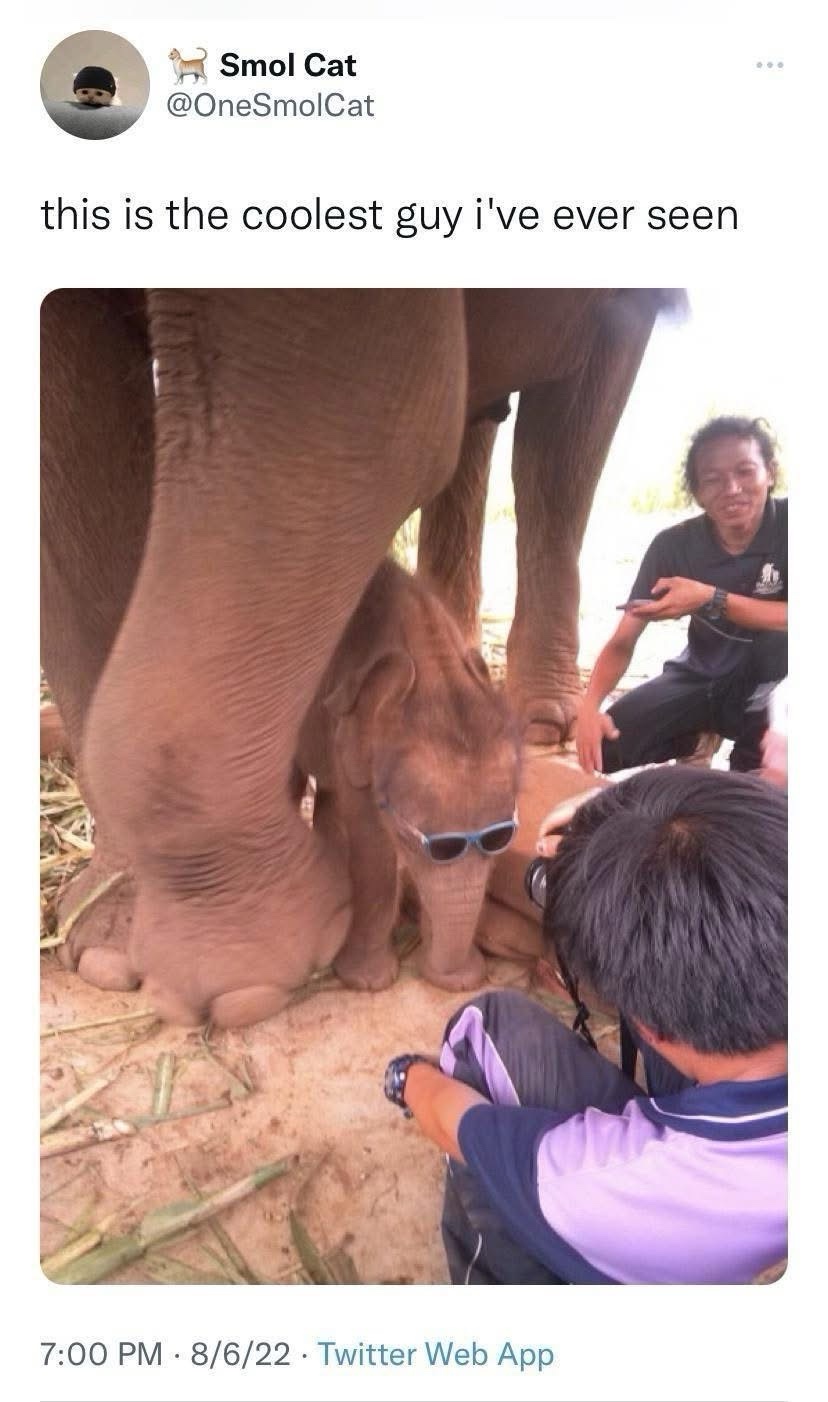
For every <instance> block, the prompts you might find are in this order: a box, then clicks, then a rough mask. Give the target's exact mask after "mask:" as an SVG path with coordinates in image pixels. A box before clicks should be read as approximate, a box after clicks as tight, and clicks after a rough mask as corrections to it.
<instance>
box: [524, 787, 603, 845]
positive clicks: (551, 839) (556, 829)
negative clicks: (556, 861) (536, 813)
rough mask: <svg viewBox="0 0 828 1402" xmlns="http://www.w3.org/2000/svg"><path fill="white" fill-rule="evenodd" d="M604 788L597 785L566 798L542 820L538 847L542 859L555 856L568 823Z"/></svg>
mask: <svg viewBox="0 0 828 1402" xmlns="http://www.w3.org/2000/svg"><path fill="white" fill-rule="evenodd" d="M603 787H604V786H603V785H600V786H599V785H597V784H596V786H595V788H594V789H585V790H584V792H583V793H579V794H575V795H574V797H573V798H565V799H564V801H563V803H556V805H555V807H554V808H552V809H550V811H549V812H548V813H547V815H546V817H545V818H542V819H541V825H540V827H539V829H538V844H537V847H538V852H539V854H540V855H541V856H542V857H552V856H554V854H555V852H556V851H557V847H558V843H559V842H560V840H561V835H560V830H561V828H565V827H566V825H567V823H571V822H572V819H573V818H574V817H575V814H576V813H577V811H578V809H579V808H580V807H581V805H582V804H583V803H588V802H589V800H590V799H591V798H594V797H595V795H596V794H599V793H602V792H603Z"/></svg>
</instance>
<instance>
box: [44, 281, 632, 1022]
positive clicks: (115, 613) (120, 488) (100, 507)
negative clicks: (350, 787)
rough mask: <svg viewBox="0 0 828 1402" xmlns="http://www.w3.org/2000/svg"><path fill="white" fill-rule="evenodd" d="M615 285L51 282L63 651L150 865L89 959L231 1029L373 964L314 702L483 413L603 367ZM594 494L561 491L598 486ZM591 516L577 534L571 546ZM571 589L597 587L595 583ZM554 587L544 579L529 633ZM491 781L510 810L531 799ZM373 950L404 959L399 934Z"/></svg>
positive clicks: (157, 997)
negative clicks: (328, 789)
mask: <svg viewBox="0 0 828 1402" xmlns="http://www.w3.org/2000/svg"><path fill="white" fill-rule="evenodd" d="M612 295H613V294H610V293H604V292H594V291H589V290H587V291H581V292H578V291H574V292H573V291H570V290H563V291H555V290H554V289H553V290H546V291H541V292H520V293H515V294H511V295H510V294H504V293H501V292H492V293H485V292H475V293H473V294H470V295H469V297H468V299H464V296H463V294H462V293H461V292H460V291H457V290H450V289H448V290H447V289H442V290H432V291H428V290H395V289H391V290H385V291H382V290H368V291H359V290H351V291H348V290H345V291H328V290H314V291H302V290H260V291H250V290H238V289H210V290H202V291H198V290H192V289H188V290H172V289H158V290H153V291H151V292H148V293H146V294H144V293H142V292H136V291H119V290H71V289H70V290H63V291H59V292H54V293H52V294H50V295H49V296H48V297H47V298H46V299H45V301H44V303H43V307H42V314H41V317H42V375H41V383H42V411H41V423H42V448H43V454H42V458H43V461H42V478H41V502H42V526H43V542H42V552H41V559H42V586H41V588H42V619H43V637H42V653H41V655H42V660H43V664H44V667H45V670H46V674H47V676H48V679H49V683H50V685H51V688H52V691H53V694H54V697H55V701H56V703H57V705H58V707H59V709H60V713H61V715H62V717H63V720H64V722H65V725H66V733H67V737H68V741H69V745H70V748H71V750H72V752H73V753H74V754H75V755H76V756H77V758H78V775H79V783H80V785H81V788H82V791H83V792H84V795H85V796H86V798H87V800H88V802H89V804H90V807H91V809H92V812H93V814H94V816H95V821H96V854H95V861H96V863H97V864H98V866H99V868H100V870H101V872H103V873H107V872H113V871H117V870H122V869H127V870H128V872H129V874H130V880H131V881H132V882H134V888H135V891H136V893H137V894H136V897H135V901H134V909H132V911H131V914H130V913H129V912H127V911H126V910H125V906H126V905H127V900H126V896H125V892H124V890H122V889H121V888H120V887H119V888H118V889H119V890H120V902H119V911H118V918H114V917H113V912H112V910H111V909H108V906H109V905H110V895H109V894H106V895H99V898H96V900H95V901H94V902H91V903H90V904H89V906H88V908H85V909H84V912H83V914H82V916H81V918H80V919H79V920H78V921H77V923H76V924H75V925H74V927H73V929H72V933H71V936H70V938H69V941H68V943H67V945H66V947H65V949H64V955H65V958H66V959H67V961H69V962H70V963H71V964H73V965H78V963H80V972H81V973H82V974H83V976H84V977H88V978H89V979H90V981H94V982H105V983H106V986H108V987H112V986H118V987H125V988H126V987H133V986H135V985H137V984H143V985H144V988H145V993H146V994H147V995H148V996H149V997H150V998H151V999H152V1001H153V1003H154V1004H155V1005H156V1006H157V1008H158V1009H159V1011H160V1012H161V1013H162V1014H163V1015H164V1016H166V1017H169V1018H173V1019H175V1020H179V1021H182V1022H193V1021H198V1020H200V1019H202V1018H212V1019H213V1021H215V1022H217V1023H223V1024H228V1025H230V1024H238V1023H245V1022H249V1021H252V1020H255V1019H257V1018H259V1017H262V1016H267V1015H270V1014H271V1013H273V1012H275V1011H277V1010H278V1008H279V1007H280V1006H282V1005H283V1004H284V1003H285V1002H286V1001H287V1000H288V999H289V997H290V995H291V992H292V990H294V989H295V988H297V987H298V986H299V985H301V984H302V983H303V982H304V981H305V980H306V979H307V977H308V976H309V974H310V973H311V972H312V971H313V970H314V969H316V968H319V967H320V966H322V965H324V964H325V963H327V962H328V961H329V960H330V959H332V958H334V957H336V956H337V955H338V956H339V961H340V966H341V967H342V968H343V970H346V969H347V966H348V962H349V960H350V958H351V943H350V940H351V932H352V931H354V929H355V925H354V920H353V912H352V908H351V899H352V893H351V882H350V879H349V875H348V863H347V860H346V854H345V850H344V844H343V842H342V839H341V836H340V833H341V825H340V823H339V821H338V820H337V819H336V818H335V817H332V818H331V820H330V821H326V818H325V813H324V807H325V805H324V803H323V804H322V806H321V809H320V814H319V821H318V822H317V823H316V824H315V825H314V829H313V831H309V830H308V829H307V827H306V826H305V824H304V823H303V822H302V820H301V818H300V817H299V815H298V812H297V805H296V802H295V794H294V783H293V779H294V761H295V755H296V750H297V743H298V737H299V731H300V727H301V725H302V720H303V717H304V715H305V713H306V711H307V708H308V706H309V705H310V704H311V702H312V700H313V698H314V696H315V695H316V693H317V689H318V687H319V684H320V682H321V680H322V677H323V675H324V673H325V670H326V668H327V666H328V664H329V663H330V661H331V658H332V656H333V654H334V651H335V649H336V647H337V644H338V643H339V641H340V639H341V637H342V635H343V633H344V630H345V628H346V625H347V623H348V620H349V619H350V617H351V615H352V614H353V612H354V610H355V609H356V607H357V604H358V603H359V600H360V598H361V596H362V594H363V591H364V590H365V588H366V585H367V584H368V581H369V580H370V579H371V577H372V575H373V573H374V571H375V570H376V569H377V568H378V566H379V565H380V563H381V561H382V559H383V557H384V555H385V553H386V551H387V549H388V547H389V544H390V542H391V540H392V538H393V534H394V532H395V530H396V529H397V527H398V526H399V525H400V523H401V522H402V521H403V520H404V519H405V518H406V517H407V516H408V515H409V514H410V513H411V512H412V510H414V509H415V508H416V507H417V506H418V505H422V504H423V503H426V502H428V501H431V500H433V499H435V498H438V497H439V496H440V493H441V492H443V491H444V489H445V488H446V487H447V486H448V484H449V482H450V480H451V477H452V474H453V473H454V471H455V468H456V466H457V464H458V461H459V460H460V456H461V445H462V440H463V433H464V429H465V426H466V424H468V423H470V422H471V421H473V420H474V419H476V418H478V417H480V415H481V414H483V413H484V412H485V410H486V405H487V404H488V403H489V401H490V399H491V397H492V396H497V395H499V396H502V395H504V394H506V393H508V391H509V390H510V389H520V388H521V387H522V386H525V385H527V384H538V383H540V382H542V381H544V380H548V379H549V378H550V375H551V377H552V378H553V379H554V378H555V377H556V376H558V375H560V374H561V373H565V370H566V366H567V365H569V364H571V363H573V361H572V357H573V355H574V356H575V358H576V359H577V361H578V364H580V365H583V364H586V363H587V362H588V361H589V357H587V361H585V360H584V356H583V354H582V353H581V352H580V351H578V345H579V344H580V342H579V335H580V333H581V331H582V323H583V319H584V317H591V316H592V315H593V310H594V309H595V307H596V306H600V305H602V304H603V303H604V302H606V300H607V299H608V298H610V299H611V297H612ZM621 301H623V297H622V298H621ZM633 305H637V304H635V303H634V304H633ZM510 318H511V320H510ZM643 319H646V318H645V317H644V313H643V312H642V316H641V317H640V318H638V320H637V321H636V326H637V328H638V331H640V325H641V323H642V320H643ZM499 324H500V330H501V333H502V334H498V325H499ZM612 324H613V325H614V326H615V325H616V324H617V323H616V322H615V321H614V322H613V323H612ZM602 325H604V323H603V322H602ZM618 334H621V333H618ZM636 334H637V333H636ZM588 339H589V338H588ZM633 339H634V338H633ZM573 348H574V349H573ZM550 356H551V357H552V359H551V361H550ZM550 364H551V367H552V368H551V370H550V369H549V367H550ZM544 366H546V370H544V369H543V367H544ZM585 373H586V372H585ZM617 378H618V386H617V393H616V399H617V398H618V394H620V388H618V387H619V386H620V387H623V385H622V382H623V379H624V377H623V375H620V376H619V377H617ZM610 379H611V380H612V376H611V377H610ZM557 383H559V384H560V383H563V381H558V382H557ZM576 417H577V416H576ZM577 422H578V423H583V422H584V421H583V419H582V418H579V419H577ZM570 437H571V441H570V439H567V440H566V451H565V453H564V461H565V463H566V464H567V467H566V473H565V474H564V475H565V477H566V480H567V481H568V482H570V485H571V483H573V482H576V481H577V473H578V466H577V463H578V458H577V453H576V452H575V451H574V449H575V448H576V447H577V443H578V441H579V440H578V433H577V432H576V433H574V435H571V436H570ZM590 451H591V450H590ZM572 492H574V497H573V496H572V494H571V493H570V496H566V495H564V496H563V497H562V498H561V500H562V501H563V502H564V503H565V505H564V508H563V509H564V510H568V509H569V506H568V505H567V503H570V502H571V501H572V500H575V502H576V506H577V507H578V509H579V510H580V509H581V507H582V501H581V498H580V497H579V496H578V493H577V489H576V488H574V487H573V488H572ZM576 514H577V513H576ZM578 528H580V525H579V524H578ZM519 529H522V528H521V527H520V522H519ZM576 536H577V530H576V531H575V533H574V535H573V533H572V532H568V533H567V531H564V532H563V537H565V538H564V539H563V545H562V547H561V548H562V550H563V551H564V553H566V552H569V553H570V554H571V550H572V542H573V540H574V539H575V537H576ZM536 576H537V591H536V592H538V594H539V596H540V590H539V581H540V573H539V572H537V571H536ZM533 587H534V586H533ZM561 597H562V599H563V604H564V606H565V608H566V609H569V610H571V608H572V596H571V591H570V592H568V593H567V591H566V590H564V591H563V593H562V595H561ZM533 599H534V595H533ZM543 600H544V608H545V611H546V612H545V614H544V615H543V621H544V622H545V624H546V626H548V627H551V619H552V618H553V616H554V615H555V613H556V608H555V605H554V600H553V604H552V605H551V606H550V597H549V593H548V591H547V592H546V593H544V594H543ZM534 608H535V603H534V602H532V603H531V607H529V612H527V608H526V607H524V604H523V602H522V597H521V598H519V614H520V619H521V621H520V628H521V636H524V637H525V638H527V639H529V638H531V635H532V627H531V626H529V627H527V626H526V625H527V620H529V614H530V613H531V611H532V609H534ZM516 622H517V620H516ZM530 622H531V620H530ZM553 632H554V629H553ZM527 647H528V643H527ZM524 655H526V654H525V653H524V649H523V647H521V648H520V649H519V650H518V653H517V658H518V661H517V663H516V667H517V674H518V677H519V679H520V688H521V694H522V695H523V694H524V693H525V691H526V677H525V673H524V671H523V668H522V663H521V661H520V659H521V657H522V656H524ZM532 685H534V682H533V683H532ZM425 782H426V780H425V779H423V783H425ZM389 797H390V798H391V800H392V802H393V800H394V794H393V793H391V794H390V795H389ZM489 797H490V798H492V799H496V800H497V801H496V805H495V806H496V808H497V812H496V814H495V815H494V816H497V817H499V816H503V815H504V814H505V813H506V811H507V808H508V802H507V794H506V793H505V792H504V793H503V795H502V796H501V795H500V794H499V793H498V794H492V795H489ZM399 800H400V802H401V803H407V802H408V793H407V792H404V793H401V794H400V795H399ZM430 801H431V800H430V797H429V802H426V799H425V797H423V799H422V802H420V800H418V801H417V802H416V803H414V804H413V806H412V808H411V810H410V811H408V809H407V808H403V809H402V810H401V811H403V812H404V814H405V816H406V817H407V818H408V819H409V820H410V821H412V822H415V823H416V824H417V825H418V826H423V825H425V824H428V823H431V822H433V821H434V820H435V819H436V818H437V817H438V816H439V814H438V813H437V812H435V813H432V812H431V811H430V810H429V803H430ZM503 805H506V806H505V807H504V806H503ZM479 807H480V805H478V804H477V803H476V801H472V800H471V798H470V799H469V803H468V811H465V810H464V811H458V812H457V813H456V816H455V817H453V818H452V821H453V822H457V823H460V824H461V825H463V826H471V825H479V824H480V823H481V822H483V821H487V820H489V819H490V817H491V812H490V808H489V805H488V802H487V803H486V804H485V805H482V807H483V808H484V809H485V812H482V816H481V812H480V811H478V810H479ZM501 807H502V808H503V813H501V811H500V810H501ZM440 812H442V808H440ZM441 820H442V819H441ZM345 826H346V828H347V826H348V824H347V823H346V825H345ZM478 855H479V854H473V855H472V856H471V857H469V858H465V859H464V862H468V866H467V867H466V868H465V870H466V871H467V872H471V871H472V869H473V866H474V863H475V862H476V861H477V859H478ZM482 860H483V859H482V858H481V861H482ZM422 889H423V887H422V883H421V890H422ZM435 889H437V888H436V883H435ZM355 899H356V900H357V902H358V899H359V897H358V895H357V896H356V897H355ZM446 899H447V897H446V896H444V895H441V896H440V898H439V900H440V903H441V904H442V903H443V902H444V901H445V900H446ZM427 905H428V901H427V898H426V897H425V896H424V906H426V907H427ZM66 907H70V908H71V907H75V908H77V902H76V900H75V897H74V894H73V892H72V890H71V888H70V891H69V893H68V895H67V897H66V899H65V902H64V911H62V912H61V915H62V916H63V915H64V913H65V911H66ZM427 915H429V912H428V911H427ZM122 917H123V918H122ZM441 919H442V914H441V912H440V911H438V910H436V909H435V910H432V911H431V912H430V922H429V920H427V921H426V923H427V925H429V928H430V931H431V935H430V943H429V946H428V949H429V953H428V955H427V958H426V965H427V967H428V970H429V973H430V974H431V975H433V976H445V977H453V976H454V975H455V974H457V972H458V970H457V967H456V965H455V964H453V965H452V967H451V968H450V969H446V967H445V961H446V959H448V961H449V963H451V962H452V960H454V954H451V953H450V954H449V955H446V952H445V948H443V947H442V940H443V936H442V934H441V933H440V921H441ZM450 944H451V941H449V946H450ZM360 958H362V959H363V963H364V961H365V956H364V955H361V956H360ZM429 961H430V962H429ZM377 962H378V969H379V972H376V971H375V974H374V976H373V977H376V978H378V979H379V980H380V981H382V979H383V978H387V977H388V975H389V972H390V970H389V956H388V952H387V950H386V952H385V954H384V956H381V955H377ZM383 963H384V970H383V968H382V966H383ZM472 963H474V958H473V956H472ZM363 976H364V974H363ZM459 977H460V978H461V980H462V979H463V978H464V977H465V976H464V975H463V974H462V971H461V973H460V975H459ZM368 981H370V979H369V980H368Z"/></svg>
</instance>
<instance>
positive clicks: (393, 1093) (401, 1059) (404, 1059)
mask: <svg viewBox="0 0 828 1402" xmlns="http://www.w3.org/2000/svg"><path fill="white" fill-rule="evenodd" d="M418 1061H422V1062H425V1064H426V1065H427V1066H436V1065H437V1062H436V1061H435V1060H434V1058H433V1057H431V1056H420V1054H419V1052H406V1053H405V1054H404V1055H403V1056H395V1057H392V1059H391V1060H390V1061H389V1063H388V1065H387V1066H386V1068H385V1080H384V1082H383V1090H384V1091H385V1097H386V1099H387V1100H390V1101H391V1102H392V1103H393V1104H394V1105H399V1107H400V1109H401V1110H402V1112H403V1114H404V1115H405V1117H406V1119H407V1120H410V1119H411V1111H410V1110H409V1108H408V1106H407V1105H406V1103H405V1083H406V1081H407V1080H408V1072H409V1070H410V1069H411V1067H412V1066H414V1065H415V1064H416V1062H418Z"/></svg>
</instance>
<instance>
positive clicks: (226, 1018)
mask: <svg viewBox="0 0 828 1402" xmlns="http://www.w3.org/2000/svg"><path fill="white" fill-rule="evenodd" d="M143 991H144V996H145V998H146V1000H147V1003H148V1005H149V1006H150V1007H152V1009H153V1011H154V1012H156V1013H157V1014H158V1016H159V1017H160V1018H162V1019H163V1020H164V1022H172V1023H175V1024H176V1025H177V1026H179V1027H199V1026H200V1025H201V1024H202V1023H207V1022H208V1023H211V1024H212V1026H213V1027H221V1028H228V1027H249V1026H251V1024H253V1023H256V1022H264V1021H265V1020H266V1019H267V1018H269V1017H274V1016H275V1015H276V1013H279V1012H281V1011H282V1009H283V1008H284V1007H285V1005H286V1004H287V1003H288V1002H289V1001H290V990H289V989H287V988H277V987H276V985H275V984H255V985H251V986H250V987H248V988H235V989H233V990H231V991H230V992H227V993H219V994H218V995H217V996H216V997H215V998H213V1000H212V1001H211V1002H210V1003H209V1004H205V1005H198V1004H196V1003H195V1002H193V1001H192V998H191V997H190V998H188V997H187V995H186V992H185V991H177V990H176V989H174V988H172V987H171V986H170V985H169V984H163V983H161V982H159V980H158V979H155V978H148V979H147V980H146V981H145V983H144V986H143Z"/></svg>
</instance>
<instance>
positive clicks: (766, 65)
mask: <svg viewBox="0 0 828 1402" xmlns="http://www.w3.org/2000/svg"><path fill="white" fill-rule="evenodd" d="M756 67H757V68H784V67H785V65H784V63H773V62H770V63H762V62H761V60H760V61H759V62H758V63H757V65H756Z"/></svg>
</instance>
